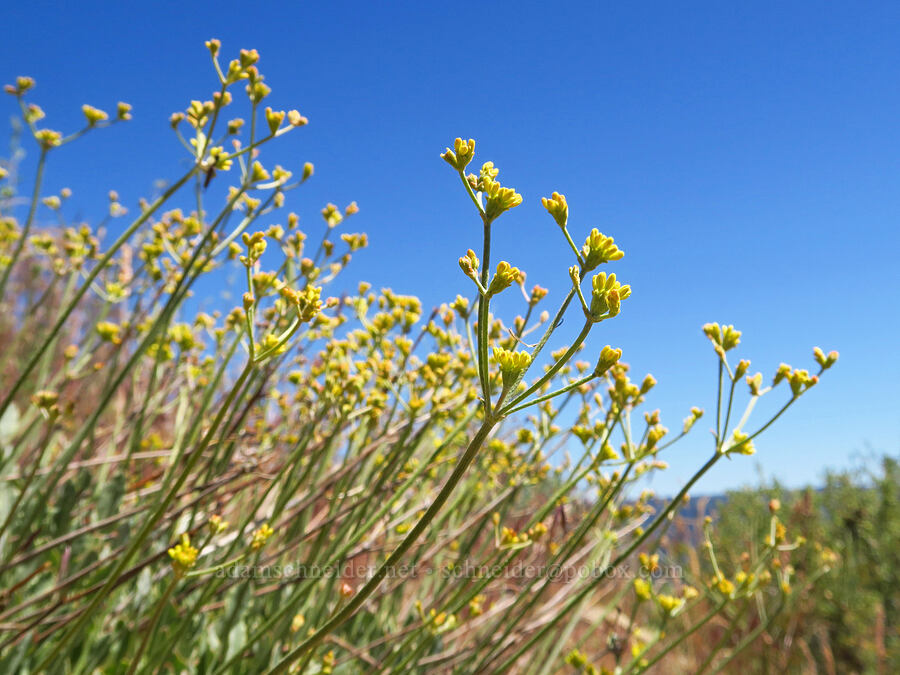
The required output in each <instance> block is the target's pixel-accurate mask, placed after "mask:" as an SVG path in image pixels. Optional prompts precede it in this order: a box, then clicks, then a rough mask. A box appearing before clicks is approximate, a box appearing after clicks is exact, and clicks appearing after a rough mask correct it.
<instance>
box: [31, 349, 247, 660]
mask: <svg viewBox="0 0 900 675" xmlns="http://www.w3.org/2000/svg"><path fill="white" fill-rule="evenodd" d="M252 370H253V365H252V363H248V364H247V367H246V368H244V370H243V371H242V372H241V375H240V377H238V380H237V382H236V383H235V385H234V386H233V387H232V388H231V391H230V392H229V394H228V396H227V397H226V399H225V401H224V402H223V404H222V406H221V407H220V408H219V412H218V414H217V415H216V417H215V419H214V420H213V423H212V424H211V425H210V427H209V429H208V430H207V432H206V435H205V436H204V438H203V440H202V441H201V442H200V445H199V446H198V447H197V448H196V449H195V450H194V451H193V452H192V453H191V454H190V455H189V456H188V457H187V459H186V460H185V462H184V467H183V468H182V472H181V474H180V475H179V476H178V478H177V479H176V480H175V482H174V484H173V485H172V486H171V487H169V488H168V489H167V490H166V488H165V486H164V488H163V491H162V492H161V494H162V497H161V498H160V501H159V502H158V504H157V505H156V508H155V509H154V510H153V512H152V513H151V514H150V515H149V516H148V517H147V519H146V520H145V521H144V524H143V526H142V527H141V529H140V531H139V532H138V533H137V535H136V536H135V537H134V539H133V540H132V542H131V545H130V546H129V547H128V549H127V550H126V551H125V553H123V554H122V555H121V556H120V557H119V559H118V562H117V563H116V566H115V567H114V568H113V569H112V571H111V572H110V573H109V575H108V576H107V580H106V583H105V584H104V585H103V586H102V587H101V588H100V590H99V591H98V592H97V593H95V594H94V597H93V598H92V599H91V602H90V603H89V604H88V606H87V607H86V608H85V610H84V611H83V612H82V613H81V615H80V616H79V617H78V619H77V620H76V621H75V623H74V624H73V625H72V626H71V627H70V628H69V629H68V630H67V631H66V632H65V633H64V634H63V635H62V637H60V639H59V640H58V641H57V642H56V644H54V646H53V648H52V649H51V650H50V653H49V654H48V655H47V656H46V657H45V658H44V660H43V661H42V662H41V664H40V665H39V666H38V667H37V668H36V670H37V671H41V670H44V669H46V668H48V667H49V666H50V664H51V663H53V661H54V660H55V659H56V657H57V656H58V655H59V654H60V652H61V651H62V648H63V647H64V646H65V645H66V644H68V643H69V641H70V640H72V639H73V638H75V637H77V635H78V634H79V633H80V632H81V629H82V628H83V627H84V625H85V624H86V623H87V622H88V621H89V620H90V619H91V618H92V617H93V613H94V611H95V610H96V609H97V608H98V607H99V606H100V604H101V603H102V602H103V601H104V600H105V599H106V596H107V595H109V593H110V591H112V589H113V587H114V586H115V584H116V582H117V581H118V578H119V576H120V575H121V574H122V572H123V571H125V568H126V567H127V566H128V564H129V563H130V562H131V559H132V558H133V557H134V556H135V554H136V553H137V552H138V551H139V550H140V548H141V546H143V544H144V541H145V540H146V539H147V537H148V536H149V535H150V532H151V531H152V530H153V527H154V526H155V525H156V523H157V522H158V521H159V519H160V518H162V517H163V516H164V515H165V513H166V510H167V509H168V508H169V505H170V504H171V503H172V501H173V500H174V499H175V497H176V495H177V494H178V491H179V490H180V489H181V487H182V486H183V485H184V483H185V481H186V480H187V479H188V476H189V474H190V472H191V470H192V469H193V468H194V465H195V464H196V463H197V462H198V461H199V460H200V457H202V456H203V453H204V451H205V450H206V448H207V447H209V443H210V441H211V440H212V438H213V437H214V436H215V434H216V431H217V430H218V428H219V425H220V424H221V423H222V420H223V419H224V418H225V414H226V412H227V411H228V410H229V408H230V407H231V404H232V403H233V402H234V398H235V395H236V394H237V392H238V391H239V390H240V389H241V388H242V386H243V384H244V380H246V379H247V377H249V376H250V373H251V372H252Z"/></svg>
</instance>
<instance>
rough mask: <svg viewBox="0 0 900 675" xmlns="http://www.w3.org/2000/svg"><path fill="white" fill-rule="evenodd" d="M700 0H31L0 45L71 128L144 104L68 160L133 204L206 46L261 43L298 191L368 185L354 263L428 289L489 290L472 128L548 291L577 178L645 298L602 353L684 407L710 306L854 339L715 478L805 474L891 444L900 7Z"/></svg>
mask: <svg viewBox="0 0 900 675" xmlns="http://www.w3.org/2000/svg"><path fill="white" fill-rule="evenodd" d="M678 5H679V6H678V7H675V6H674V5H673V3H662V2H659V3H612V2H606V3H599V2H568V3H557V5H556V7H555V8H553V9H552V10H551V9H550V8H549V4H547V5H545V6H543V7H539V6H537V5H535V4H533V3H523V2H515V3H494V2H486V3H481V4H472V3H468V4H467V3H423V2H416V3H411V2H403V3H400V2H394V3H371V2H353V3H345V2H328V3H297V2H291V3H284V2H282V3H256V4H253V3H246V2H244V3H234V2H215V3H202V2H192V3H174V2H173V3H139V4H134V3H96V2H82V3H59V2H52V3H47V2H27V3H26V2H9V3H5V4H4V8H3V9H2V10H0V19H2V23H3V26H4V30H3V40H2V41H0V64H2V70H3V74H2V79H3V81H11V80H12V78H13V77H15V76H16V75H19V74H28V75H31V76H33V77H35V78H36V79H37V82H38V88H37V89H36V91H35V95H34V97H33V100H34V101H35V102H37V103H39V104H40V105H42V106H43V107H44V109H45V110H46V111H47V113H48V120H47V124H48V126H51V127H62V128H63V129H65V130H69V131H71V130H73V129H75V128H77V126H78V125H79V124H80V122H81V118H80V112H79V108H80V106H81V104H82V103H91V104H93V105H96V106H99V107H106V108H107V109H110V108H113V107H114V104H115V102H116V101H117V100H124V101H128V102H130V103H132V104H133V105H134V120H133V121H132V122H131V123H129V124H128V125H124V126H119V127H117V128H115V129H112V130H107V131H105V132H102V133H98V134H96V135H95V136H94V137H93V138H91V139H90V140H89V141H88V140H85V141H81V142H79V144H77V145H73V146H71V147H68V148H66V149H64V151H62V152H60V153H58V156H57V157H56V158H55V159H54V161H53V164H52V165H51V167H50V169H49V175H48V181H49V185H50V186H51V187H61V186H62V185H69V186H70V187H72V188H73V190H74V192H75V196H74V197H73V209H74V210H75V211H76V212H77V213H80V214H82V215H83V216H84V217H87V218H90V217H94V216H95V215H98V214H100V213H101V210H102V209H104V208H105V205H106V201H105V199H106V198H105V195H106V192H107V190H109V189H110V188H115V189H117V190H119V192H120V194H121V195H122V198H123V201H125V202H126V204H127V205H129V206H131V207H132V208H134V204H135V202H136V200H137V198H138V197H139V196H141V195H144V194H147V193H148V192H150V191H151V187H152V184H153V181H154V180H156V179H159V178H172V177H175V176H176V175H178V172H179V171H180V170H181V165H180V164H179V162H180V161H181V160H182V158H183V154H180V153H181V152H183V151H182V149H181V148H180V146H179V145H178V144H177V141H176V140H175V138H174V137H173V135H172V134H171V132H170V131H169V129H168V123H167V118H168V116H169V114H170V113H172V112H173V111H175V110H180V109H183V108H184V106H185V105H186V104H187V102H188V101H189V100H190V99H192V98H208V97H209V95H210V93H211V91H212V89H213V86H214V77H213V75H212V73H211V70H210V66H209V60H208V55H207V52H206V50H205V48H204V47H203V41H204V40H206V39H208V38H210V37H218V38H220V39H221V40H222V42H223V53H224V54H225V55H226V56H231V55H232V54H234V53H236V51H237V50H238V49H239V48H242V47H244V48H256V49H258V50H259V51H260V53H261V54H262V61H261V63H260V66H261V70H262V71H263V72H264V73H265V75H266V77H267V81H268V83H269V84H270V85H271V86H272V87H273V89H274V94H273V97H272V104H273V105H274V106H275V107H284V108H289V107H296V108H298V109H299V110H300V111H301V112H302V113H303V114H304V115H306V116H307V117H309V118H310V120H311V123H310V125H309V127H308V128H306V129H303V130H301V131H300V132H297V133H296V134H292V135H291V136H289V137H287V138H286V139H285V142H284V143H283V144H282V149H281V150H280V151H279V153H280V154H279V155H278V159H279V160H281V161H282V162H284V163H286V164H288V165H290V167H291V168H293V169H294V170H297V169H299V167H300V166H301V165H302V163H303V162H304V161H312V162H314V163H315V165H316V176H315V179H314V182H313V183H312V184H311V185H310V186H309V189H308V190H305V191H304V192H303V194H302V195H292V198H293V199H299V204H297V208H298V210H301V211H302V212H303V213H305V214H307V218H306V222H308V223H311V222H313V217H312V216H313V214H315V209H317V208H319V207H321V206H322V205H323V204H324V203H325V202H326V201H334V202H336V203H338V204H341V205H344V204H346V203H348V202H349V201H350V200H352V199H355V200H357V201H358V202H359V205H360V207H361V209H362V211H361V213H360V215H359V216H357V220H356V222H355V223H354V224H353V226H352V227H351V229H353V230H365V231H367V232H368V233H369V236H370V240H371V242H372V243H371V247H370V248H369V249H368V251H367V252H364V253H362V254H360V255H358V256H357V258H356V260H355V262H354V264H355V267H354V268H353V269H354V274H355V275H356V276H358V277H360V278H367V279H369V280H371V281H372V282H374V283H375V284H376V285H379V286H391V287H392V288H394V289H395V290H396V291H398V292H407V293H413V292H414V293H417V294H419V295H420V296H421V297H422V298H423V300H424V302H425V303H426V305H429V306H430V305H433V304H436V303H439V302H441V301H443V300H446V299H452V298H453V297H454V296H455V295H456V293H457V292H466V293H468V292H469V290H470V287H469V285H468V284H467V282H466V280H465V279H464V278H463V277H462V275H461V274H460V272H459V269H458V267H457V263H456V259H457V258H458V256H459V255H461V254H462V253H464V252H465V250H466V249H467V248H469V247H470V246H473V247H476V248H477V246H476V245H477V244H478V242H479V241H480V230H479V225H478V222H477V220H476V218H474V217H473V213H472V208H471V205H470V204H469V203H467V201H466V198H465V195H464V194H463V193H462V192H461V191H460V189H459V187H458V186H457V184H456V183H455V182H454V176H453V175H452V172H451V171H450V169H449V168H448V167H447V166H446V165H444V163H443V162H442V161H441V160H440V159H439V158H438V153H439V152H441V151H442V149H443V147H444V145H445V144H447V143H448V142H450V141H452V139H453V138H454V137H456V136H460V135H462V136H465V137H473V138H476V139H477V140H478V148H477V156H476V159H477V160H479V161H485V160H487V159H492V160H493V161H494V162H495V163H496V164H497V165H498V166H499V167H500V168H501V174H500V177H501V179H503V182H504V184H508V185H511V186H513V187H515V188H517V189H518V190H519V192H521V193H522V194H523V195H524V197H525V203H524V204H523V206H521V207H519V208H518V209H516V210H515V211H514V212H512V214H510V215H507V216H504V217H503V218H502V219H501V220H500V221H499V222H498V225H497V226H496V227H495V232H496V234H495V239H496V244H497V246H496V248H495V251H496V253H495V255H496V256H497V259H500V258H504V259H507V260H509V261H510V262H512V263H513V264H516V265H518V266H519V267H521V268H522V269H524V270H526V271H527V272H528V280H529V283H540V284H541V285H543V286H545V287H548V288H550V290H551V295H550V297H549V298H548V300H550V301H554V300H557V301H558V299H559V298H560V297H561V295H562V294H563V293H564V292H565V290H566V288H567V286H568V283H569V282H568V280H567V274H566V268H567V266H568V265H569V264H570V255H571V254H570V252H569V251H568V250H567V247H566V245H565V242H564V241H563V239H562V238H561V237H560V235H559V233H558V230H557V228H556V226H555V225H554V224H553V223H552V221H551V220H550V218H549V216H548V215H547V214H546V213H545V212H543V209H542V208H541V206H540V197H541V196H544V195H547V194H549V193H550V192H551V191H552V190H559V191H561V192H563V193H565V194H566V195H567V197H568V200H569V204H570V212H571V217H570V225H571V229H572V231H573V234H574V236H575V237H576V239H578V238H583V236H584V235H585V234H586V233H587V232H588V231H589V229H590V228H591V227H598V228H600V230H601V231H603V232H605V233H607V234H611V235H613V236H615V237H616V241H617V243H619V244H620V246H621V247H622V248H624V250H625V251H626V257H625V259H624V260H623V261H622V262H621V263H618V264H617V265H618V267H617V269H618V271H619V276H620V278H622V279H623V280H624V281H627V282H629V283H631V285H632V286H633V289H634V296H633V297H632V298H631V299H630V300H629V301H628V302H627V303H626V305H625V308H624V311H623V314H622V316H621V317H620V318H619V319H617V320H616V321H614V322H607V323H605V324H603V325H602V327H601V329H600V330H599V331H597V336H596V338H594V339H593V340H592V342H591V343H590V345H589V348H590V353H592V354H593V353H596V352H598V351H599V349H600V347H601V346H602V345H603V344H606V343H607V342H609V343H611V344H613V345H615V346H621V347H622V348H623V349H624V350H625V358H626V360H628V361H629V362H630V363H631V364H632V365H633V366H634V368H635V370H636V371H639V372H648V371H649V372H652V373H653V374H654V375H655V376H656V377H657V379H658V380H659V385H658V388H657V390H656V392H655V394H654V396H653V399H652V402H651V404H652V405H654V407H655V406H659V407H661V408H662V411H663V421H664V422H667V423H668V426H670V428H673V429H675V428H677V427H678V426H679V425H680V420H681V418H682V417H683V416H684V415H685V414H686V411H687V409H688V408H689V406H691V405H694V404H697V405H700V406H702V407H704V408H706V409H707V410H708V411H710V410H711V409H712V398H713V395H714V389H715V380H714V377H715V367H716V365H715V364H716V362H715V358H714V356H713V354H712V351H711V349H710V347H709V344H708V342H707V341H706V339H705V338H704V337H703V335H702V333H701V331H700V327H701V325H702V324H703V323H705V322H707V321H719V322H725V323H734V324H735V325H736V326H737V327H738V328H740V329H742V330H743V331H744V340H743V344H742V347H743V349H742V350H741V352H740V353H741V355H743V356H745V357H747V358H750V359H752V361H753V365H752V366H751V372H754V371H755V370H756V369H759V370H762V371H763V372H764V373H765V375H766V377H767V378H768V377H769V376H770V375H771V373H772V372H773V370H774V369H775V367H776V366H777V365H778V363H779V362H780V361H782V360H784V361H787V362H789V363H792V364H794V365H796V366H803V367H807V366H810V365H812V358H811V349H812V347H813V346H814V345H820V346H821V347H823V348H824V349H825V350H826V351H827V350H829V349H838V350H840V352H841V360H840V363H839V365H838V367H836V368H835V369H834V370H832V371H830V372H829V373H828V377H826V378H825V379H824V381H823V382H822V384H821V385H820V386H819V387H817V388H816V389H814V390H813V391H812V392H810V393H809V394H808V395H807V396H806V397H805V398H804V399H803V400H801V401H800V403H799V405H798V406H797V408H796V409H795V410H794V411H793V414H792V415H790V416H789V417H788V418H786V419H785V420H784V422H783V423H781V424H779V425H778V426H777V428H774V429H773V430H772V431H771V432H769V433H767V435H765V436H764V437H762V439H761V441H760V442H759V443H758V444H757V445H758V453H757V455H756V457H754V458H739V460H736V461H734V462H725V463H723V464H725V466H722V467H720V468H717V470H716V471H715V472H714V473H712V474H710V475H709V476H708V477H707V478H706V480H705V481H704V482H703V483H702V484H701V485H700V486H699V489H698V492H715V491H718V490H721V489H725V488H728V487H734V486H738V485H741V484H744V483H747V482H754V481H756V479H757V473H756V467H757V465H760V466H761V467H762V470H763V473H764V474H765V475H767V476H771V475H775V476H777V477H778V478H779V479H781V480H783V481H784V482H786V483H787V484H789V485H799V484H803V483H806V482H811V481H812V482H815V481H817V480H819V479H820V478H821V476H822V472H823V468H824V467H826V466H831V467H841V466H847V465H849V464H850V463H852V461H853V459H852V458H853V455H854V454H855V453H856V454H858V453H860V452H867V451H869V450H875V451H878V452H890V453H896V452H897V451H898V448H900V412H898V410H900V406H898V403H900V397H898V395H897V388H898V382H900V356H898V347H897V343H898V340H897V335H898V329H900V319H898V312H897V310H898V304H900V303H898V299H900V273H898V264H897V255H898V254H897V251H898V248H900V234H898V223H900V41H898V39H897V37H898V35H900V4H898V3H895V2H894V3H850V2H848V3H827V4H826V3H813V2H809V3H784V2H781V3H747V5H746V6H745V7H743V8H737V6H736V5H737V3H722V2H708V3H678ZM138 7H140V10H138V9H137V8H138ZM251 7H252V10H251ZM476 9H477V12H476V11H475V10H476ZM0 106H2V109H0V110H2V112H3V113H4V115H6V114H8V113H12V111H13V108H12V100H11V99H9V100H5V101H3V102H2V103H0ZM295 204H296V202H295ZM215 292H216V289H210V293H215ZM574 324H575V322H574V320H573V321H570V322H569V325H568V326H564V327H563V333H565V330H566V328H568V329H569V331H570V332H571V331H573V330H575V325H574ZM570 337H571V336H568V338H567V339H570ZM708 422H709V419H706V420H703V421H702V422H701V423H700V428H698V430H697V431H699V432H700V433H697V435H696V436H695V438H694V439H693V441H688V442H686V443H685V444H684V445H682V446H681V447H680V449H677V450H674V451H673V453H672V454H671V455H670V456H669V457H668V460H669V462H670V463H671V466H672V468H671V469H670V470H669V471H668V472H667V474H668V475H667V476H666V477H665V478H660V479H658V480H657V481H656V483H655V487H656V488H657V489H659V490H660V491H661V492H663V493H665V492H668V491H671V490H672V489H673V488H675V487H676V486H677V484H678V483H679V482H680V481H682V480H684V479H685V478H687V477H688V476H690V475H691V473H693V471H694V469H695V468H696V467H697V466H698V465H699V464H700V463H701V462H702V461H703V459H705V457H706V456H707V454H708V452H709V448H710V441H709V437H708V436H705V435H704V434H705V431H706V429H707V428H708V427H709V424H708ZM750 427H751V428H753V425H752V424H751V425H750Z"/></svg>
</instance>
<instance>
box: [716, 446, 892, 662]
mask: <svg viewBox="0 0 900 675" xmlns="http://www.w3.org/2000/svg"><path fill="white" fill-rule="evenodd" d="M771 500H776V503H778V504H780V509H779V512H780V514H781V516H782V518H783V520H784V523H785V526H786V527H787V529H788V530H789V531H791V532H793V533H794V534H795V536H796V537H802V538H804V539H806V540H807V541H809V542H812V543H813V545H812V546H809V547H805V548H804V549H802V550H799V551H797V552H796V554H795V555H794V557H793V560H792V565H793V568H794V571H795V581H794V587H795V593H794V595H795V596H796V597H794V598H793V599H792V602H791V603H790V605H789V606H788V608H787V609H786V610H785V611H783V612H782V613H781V615H780V616H778V617H777V618H776V620H774V621H773V622H771V624H770V625H769V626H768V627H767V629H766V633H767V636H766V637H767V639H766V641H765V642H766V643H769V644H779V645H782V646H783V647H782V648H781V649H779V650H771V649H765V648H762V646H760V647H759V648H756V649H749V650H747V651H746V652H744V654H743V657H742V663H743V666H742V667H743V668H745V669H747V670H749V671H750V672H774V671H776V670H777V671H787V672H795V671H796V672H799V671H801V670H803V669H807V670H813V669H815V670H816V671H818V672H837V673H882V672H897V671H898V670H900V565H898V562H900V560H898V544H897V542H900V463H898V461H897V459H895V458H892V457H884V458H882V460H881V462H880V465H879V466H875V467H870V468H864V469H860V470H857V471H847V472H841V473H830V474H829V475H828V476H827V479H826V484H825V486H824V487H823V488H821V489H812V488H808V489H805V490H797V491H791V490H786V489H784V488H782V487H781V486H779V485H778V484H777V483H776V484H774V485H772V486H771V487H768V488H763V489H760V490H745V491H740V492H734V493H731V494H729V495H728V498H727V500H726V501H725V502H724V503H723V504H722V505H721V506H719V507H718V509H717V511H718V519H717V522H716V532H717V539H718V540H719V545H720V547H721V549H722V550H727V551H730V552H731V553H732V554H736V553H738V552H741V551H745V550H747V549H748V547H749V546H750V545H751V543H752V541H753V540H754V537H759V536H761V535H762V533H763V532H764V531H765V530H766V529H767V527H768V516H766V517H763V513H765V505H766V503H769V502H771ZM823 553H824V554H826V555H827V556H828V558H829V561H830V562H829V565H830V567H831V568H832V569H831V572H830V573H829V574H827V575H824V576H821V577H818V576H816V571H817V570H818V569H819V567H820V563H821V558H822V556H823ZM744 628H745V629H747V628H748V626H744Z"/></svg>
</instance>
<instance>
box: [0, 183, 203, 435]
mask: <svg viewBox="0 0 900 675" xmlns="http://www.w3.org/2000/svg"><path fill="white" fill-rule="evenodd" d="M196 170H197V167H196V166H195V167H192V168H191V170H190V171H188V172H187V173H186V174H184V176H182V177H181V179H179V180H178V181H177V182H176V183H174V184H173V185H172V186H170V187H169V189H167V190H166V191H165V192H164V193H163V194H162V195H160V196H159V197H158V198H157V199H156V201H154V202H153V203H152V204H150V206H148V207H147V209H146V210H145V211H144V212H143V213H141V215H140V216H138V217H137V218H136V219H135V220H134V222H133V223H131V225H129V226H128V227H127V228H126V229H125V231H124V232H122V234H121V235H119V238H118V239H116V241H115V242H113V245H112V246H110V248H109V250H107V252H106V253H105V254H104V255H103V257H102V258H100V260H98V261H97V264H96V265H94V268H93V269H92V270H91V272H90V273H89V274H88V276H87V278H86V280H85V281H84V283H82V285H81V287H80V288H79V289H78V291H76V292H75V295H74V296H73V297H72V299H71V300H69V303H68V304H67V305H66V306H65V308H64V309H63V310H62V312H61V313H60V315H59V318H58V319H57V320H56V323H55V324H53V327H52V328H51V329H50V332H49V333H48V334H47V336H46V337H45V338H44V340H43V341H42V342H41V344H40V345H39V346H38V347H37V348H36V349H35V350H34V352H33V355H32V357H31V359H30V360H29V361H28V363H27V364H26V365H25V367H24V368H23V369H22V372H20V373H19V377H18V378H17V379H16V381H15V384H13V386H12V387H10V389H9V391H8V392H7V393H6V397H5V398H4V399H3V402H2V403H0V417H2V416H3V413H4V412H6V409H7V408H8V407H9V404H10V403H12V402H13V400H14V399H15V397H16V395H17V394H18V393H19V390H20V389H21V388H22V385H23V384H25V381H26V380H27V379H28V376H29V375H30V374H31V371H32V370H34V369H35V367H36V366H37V365H38V363H40V361H41V358H42V357H43V355H44V352H45V350H46V349H47V348H48V347H49V346H50V344H51V343H52V342H53V340H55V339H56V336H57V334H59V331H60V330H62V327H63V326H64V325H65V323H66V321H68V319H69V316H70V315H71V314H72V312H74V311H75V307H77V306H78V303H79V302H80V301H81V298H82V297H84V294H85V293H87V291H88V289H89V288H90V287H91V284H92V283H93V281H94V279H96V278H97V276H98V275H99V274H100V272H101V271H102V270H103V269H104V268H105V267H106V266H107V265H108V264H109V261H110V260H112V257H113V256H114V255H115V254H116V253H117V252H118V250H119V249H120V248H122V246H123V245H124V244H125V242H127V241H128V240H129V239H130V238H131V235H133V234H134V233H135V232H136V231H137V229H138V228H139V227H140V226H141V225H143V224H144V223H145V222H146V221H147V219H149V218H150V216H152V215H153V214H154V213H156V211H157V210H158V209H159V207H160V206H162V205H163V204H165V203H166V202H167V201H168V200H169V198H170V197H171V196H172V195H174V194H175V193H176V192H178V190H179V189H181V187H182V186H183V185H184V184H185V183H187V181H188V179H189V178H190V177H191V176H192V175H194V172H195V171H196Z"/></svg>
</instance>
